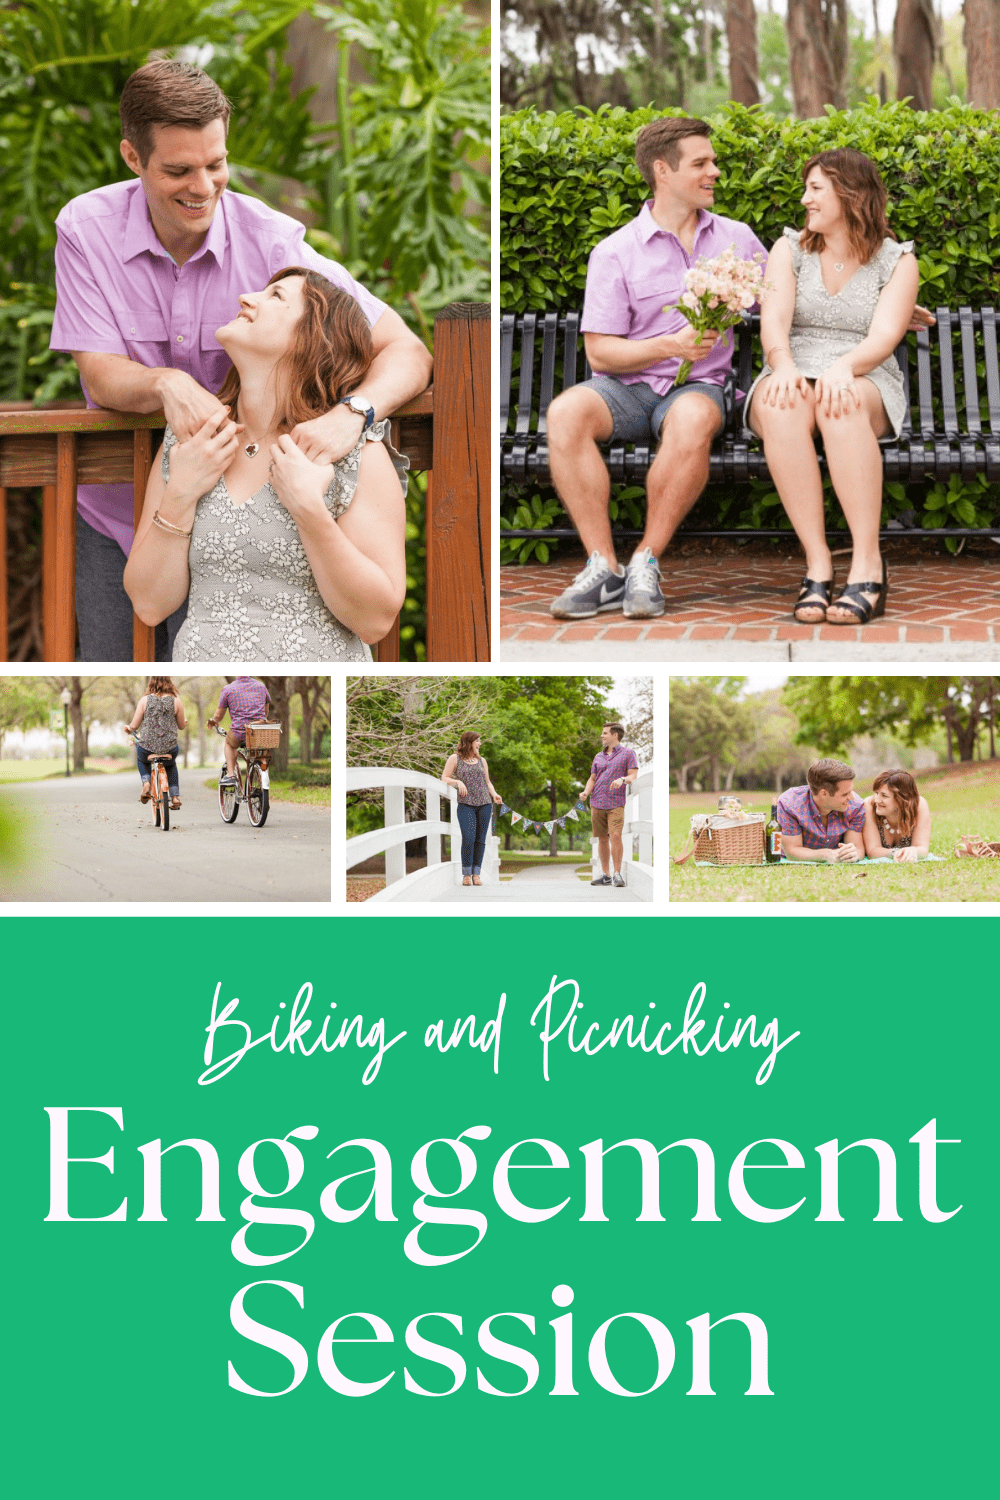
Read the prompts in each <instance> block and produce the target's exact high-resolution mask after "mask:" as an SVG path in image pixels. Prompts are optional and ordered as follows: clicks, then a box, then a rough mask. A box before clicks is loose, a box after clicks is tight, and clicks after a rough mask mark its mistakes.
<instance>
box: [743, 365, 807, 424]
mask: <svg viewBox="0 0 1000 1500" xmlns="http://www.w3.org/2000/svg"><path fill="white" fill-rule="evenodd" d="M808 394H809V382H808V380H807V379H806V377H805V376H804V375H802V374H801V373H800V372H799V370H798V369H797V368H796V365H795V363H794V361H793V360H792V358H791V356H789V357H788V359H787V360H782V362H781V364H780V365H779V366H778V368H777V369H776V370H772V371H771V374H770V376H769V377H768V379H767V382H766V384H765V386H764V389H763V390H762V391H761V394H760V399H761V401H762V402H763V403H764V405H765V406H774V407H780V408H781V410H782V411H784V410H785V408H786V407H789V406H794V405H795V398H796V396H799V395H800V396H807V395H808ZM754 399H755V400H756V397H755V398H754Z"/></svg>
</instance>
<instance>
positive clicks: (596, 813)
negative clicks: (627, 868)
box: [580, 720, 639, 886]
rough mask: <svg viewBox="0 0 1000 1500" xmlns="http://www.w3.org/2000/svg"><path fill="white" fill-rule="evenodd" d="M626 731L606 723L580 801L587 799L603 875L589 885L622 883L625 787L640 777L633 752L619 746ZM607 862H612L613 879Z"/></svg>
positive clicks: (611, 723)
mask: <svg viewBox="0 0 1000 1500" xmlns="http://www.w3.org/2000/svg"><path fill="white" fill-rule="evenodd" d="M624 738H625V730H624V729H623V728H622V726H621V725H620V724H616V723H614V722H613V721H612V720H609V721H608V723H607V724H605V726H604V728H603V729H602V730H601V748H600V750H598V752H597V754H596V755H595V756H594V760H593V763H592V765H591V767H590V777H589V779H588V781H587V785H586V786H585V787H584V789H583V791H582V792H581V793H580V801H581V802H586V800H587V798H588V797H589V798H590V826H591V829H592V831H593V833H594V835H595V837H596V839H597V853H598V856H599V858H600V861H601V868H602V870H603V871H604V874H603V875H599V876H598V877H597V879H596V880H592V881H591V882H590V883H591V885H620V886H623V885H624V884H625V877H624V875H623V874H622V853H623V848H622V829H623V828H624V826H625V798H626V796H627V793H626V791H625V788H626V786H628V785H629V784H630V783H631V782H633V781H634V780H635V778H636V777H637V776H638V774H639V762H638V761H637V760H636V758H635V751H634V750H630V749H629V747H628V746H627V745H623V744H622V740H623V739H624ZM609 859H610V860H613V862H614V868H615V873H614V879H612V876H611V868H610V864H609Z"/></svg>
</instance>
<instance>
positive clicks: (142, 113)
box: [118, 57, 229, 166]
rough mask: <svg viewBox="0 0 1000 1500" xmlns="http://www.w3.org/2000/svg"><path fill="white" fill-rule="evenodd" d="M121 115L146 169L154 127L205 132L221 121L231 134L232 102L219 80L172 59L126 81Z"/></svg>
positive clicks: (151, 64) (126, 133) (141, 70)
mask: <svg viewBox="0 0 1000 1500" xmlns="http://www.w3.org/2000/svg"><path fill="white" fill-rule="evenodd" d="M118 113H119V114H120V116H121V122H122V136H123V138H124V139H125V140H126V141H128V143H129V145H130V146H133V147H134V148H135V151H136V154H137V155H138V157H139V160H140V161H141V162H142V164H143V166H145V165H146V163H147V162H148V161H149V158H150V157H151V156H152V154H153V126H154V125H184V126H186V127H187V128H188V129H190V130H202V129H204V127H205V126H206V125H211V123H212V121H213V120H221V121H222V128H223V130H224V131H226V133H227V134H228V132H229V100H228V99H227V98H226V96H225V94H224V93H223V92H222V90H221V89H220V88H219V85H218V84H217V83H216V82H215V80H214V79H212V78H209V76H208V74H207V73H203V72H202V71H201V69H200V68H195V67H193V66H192V64H191V63H185V62H177V61H175V60H174V59H173V58H168V57H163V58H159V59H158V60H157V61H156V62H149V63H146V65H145V67H142V68H139V69H138V70H137V71H136V72H135V73H133V74H132V76H131V78H129V79H127V80H126V82H125V87H124V88H123V89H122V96H121V99H120V101H119V104H118Z"/></svg>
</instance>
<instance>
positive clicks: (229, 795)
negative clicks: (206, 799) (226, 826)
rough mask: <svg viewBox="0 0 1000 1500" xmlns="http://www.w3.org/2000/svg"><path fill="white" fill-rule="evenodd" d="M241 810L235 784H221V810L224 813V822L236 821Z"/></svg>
mask: <svg viewBox="0 0 1000 1500" xmlns="http://www.w3.org/2000/svg"><path fill="white" fill-rule="evenodd" d="M239 810H240V804H239V798H238V797H237V795H236V788H235V786H222V784H221V783H220V785H219V812H220V813H221V814H222V821H223V823H235V822H236V815H237V813H238V812H239Z"/></svg>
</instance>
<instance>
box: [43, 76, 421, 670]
mask: <svg viewBox="0 0 1000 1500" xmlns="http://www.w3.org/2000/svg"><path fill="white" fill-rule="evenodd" d="M120 112H121V119H122V135H123V137H124V139H123V140H122V143H121V153H122V157H123V158H124V160H125V162H126V164H127V165H128V167H129V168H130V169H131V170H132V171H133V172H134V173H135V174H136V177H137V179H138V180H137V181H135V182H119V183H114V184H113V185H111V186H110V187H105V188H98V189H96V190H95V191H94V192H91V193H84V194H82V195H81V196H80V197H79V198H74V199H72V200H71V202H69V203H67V204H66V206H65V207H64V208H63V209H62V211H61V212H60V214H59V216H58V218H57V220H56V228H57V231H58V243H57V246H56V299H57V300H56V312H55V318H54V320H53V325H52V338H51V347H52V348H53V349H59V350H65V351H67V352H69V353H71V354H72V355H73V358H74V359H75V360H76V362H77V364H78V365H79V367H80V374H81V377H82V384H83V389H84V395H85V396H86V398H87V405H88V406H102V407H108V408H110V409H111V410H112V411H132V412H153V411H158V410H159V409H160V408H161V407H162V409H163V411H164V413H165V416H166V420H167V421H168V422H169V424H170V426H171V427H172V428H173V430H174V432H175V433H176V434H177V437H178V439H179V440H180V441H181V442H184V441H185V440H186V439H187V438H190V437H192V436H193V435H194V433H195V432H197V431H198V429H199V428H200V427H202V426H203V425H204V423H205V422H206V421H207V420H208V419H209V418H210V417H215V418H217V419H218V421H219V424H220V427H221V426H223V425H224V424H226V423H227V422H228V421H229V416H230V414H229V412H228V410H227V409H226V408H225V407H223V405H222V404H221V402H220V401H219V400H218V398H217V397H216V396H215V394H214V392H215V391H216V390H217V389H218V388H219V386H220V385H221V384H222V381H223V379H224V377H225V374H226V372H227V370H228V368H229V359H228V356H227V355H226V354H225V352H224V351H223V349H222V348H221V347H220V346H219V344H218V343H217V342H216V339H215V330H216V328H219V327H221V326H222V325H223V324H224V323H227V322H229V320H230V319H231V318H232V317H233V316H234V314H235V312H236V311H237V308H238V302H237V298H238V296H239V294H240V293H241V292H259V291H260V290H261V289H262V288H263V287H264V285H265V284H266V283H267V281H268V280H269V279H270V277H271V276H272V275H273V274H274V272H275V271H278V270H281V269H283V268H284V267H285V266H290V265H301V266H306V267H308V268H310V269H312V270H316V271H319V272H320V273H321V274H322V275H324V276H326V277H327V279H328V280H330V281H332V282H333V283H334V284H335V285H336V286H339V287H343V288H345V290H347V291H348V292H350V293H351V295H352V296H354V297H355V298H356V300H357V301H358V303H359V304H360V306H361V307H362V309H363V311H364V313H365V315H366V317H367V318H368V321H369V323H370V324H371V326H372V340H373V343H374V346H375V360H374V362H373V364H372V365H371V367H370V369H369V371H368V373H367V374H366V376H365V379H364V384H363V389H361V390H359V391H356V392H355V393H354V394H353V395H352V396H350V397H348V398H346V400H345V401H344V402H341V403H339V404H338V405H337V406H336V407H335V409H334V410H333V411H331V412H327V413H326V414H325V415H324V416H321V417H316V418H314V419H313V420H312V421H310V422H302V423H300V424H299V425H298V426H297V427H295V428H294V429H293V430H292V433H291V437H292V439H293V440H294V441H295V442H296V443H297V444H298V446H299V447H300V448H301V449H302V451H303V453H305V455H306V457H307V458H309V459H311V460H312V461H313V462H314V463H317V464H329V463H333V462H334V461H335V460H336V459H338V458H342V457H343V456H344V454H345V453H349V452H350V450H351V449H352V448H353V447H354V445H355V444H356V443H357V441H358V439H359V437H360V436H361V433H362V432H363V431H365V430H366V428H367V427H369V426H370V425H371V423H372V422H373V421H375V420H377V419H379V418H380V417H383V416H385V415H386V414H388V413H389V412H392V411H394V410H395V409H396V408H397V407H398V406H401V405H402V404H403V403H404V402H406V401H407V400H409V399H410V398H411V397H412V396H415V395H417V394H418V392H420V391H422V390H423V389H424V388H425V387H426V385H427V383H428V381H429V378H430V371H431V357H430V354H429V352H428V351H427V349H426V348H425V347H424V345H423V344H422V343H421V342H420V340H419V339H418V338H416V337H415V336H414V335H413V334H412V333H410V331H409V329H408V328H407V327H406V324H405V323H404V322H403V320H402V319H401V318H400V317H399V315H398V314H397V313H395V312H393V311H392V309H391V308H388V307H386V305H385V304H384V303H383V302H380V301H379V300H378V298H377V297H373V296H372V295H371V294H370V293H368V292H367V291H365V289H364V288H363V287H361V286H359V284H358V283H357V282H356V281H354V280H353V278H352V277H351V276H350V275H349V274H348V273H347V271H345V270H344V268H343V267H342V266H339V265H337V263H336V262H335V261H331V260H327V259H326V258H325V257H324V256H322V255H318V254H317V253H316V252H315V251H314V250H313V249H311V247H310V246H309V245H307V244H306V242H305V239H304V232H305V231H304V229H303V226H302V225H301V224H299V223H298V222H297V221H296V220H294V219H291V218H289V217H287V215H285V214H280V213H276V212H275V211H274V210H273V209H270V208H268V207H266V205H264V204H263V203H260V202H259V201H258V200H256V199H254V198H250V197H247V196H245V195H243V194H238V193H230V192H227V191H226V184H227V182H228V180H229V170H228V167H227V165H226V132H227V130H228V126H229V101H228V100H227V99H226V97H225V95H224V94H223V93H222V92H221V90H220V89H219V88H218V86H217V85H216V84H215V83H214V82H213V81H212V79H210V78H209V77H208V75H207V74H205V73H203V72H201V71H200V69H198V68H195V67H192V66H191V65H190V64H187V63H181V62H176V61H172V60H166V59H164V60H160V61H156V62H151V63H147V64H146V66H145V67H143V68H140V69H139V70H138V72H136V73H133V74H132V76H131V78H129V79H128V81H127V83H126V84H125V88H124V90H123V91H122V97H121V104H120ZM132 518H133V495H132V486H131V485H118V484H116V485H81V486H80V488H79V490H78V519H77V569H76V605H77V620H78V624H79V630H80V656H81V659H82V660H84V661H130V660H131V657H132V644H131V642H132V607H131V604H130V603H129V600H128V597H127V596H126V594H125V591H124V588H123V587H122V581H121V580H122V573H123V571H124V568H125V560H126V557H127V555H128V552H129V549H130V547H131V545H132ZM183 617H184V610H183V608H182V609H181V610H179V611H178V612H177V614H176V615H175V616H172V617H171V619H170V620H169V621H168V622H167V626H168V630H167V631H164V630H163V627H159V630H160V632H161V634H160V635H159V636H158V640H157V660H169V644H168V635H169V640H170V641H172V639H173V636H174V635H175V634H176V632H177V629H178V628H179V627H180V625H181V623H182V621H183Z"/></svg>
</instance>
